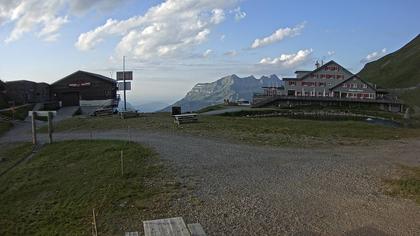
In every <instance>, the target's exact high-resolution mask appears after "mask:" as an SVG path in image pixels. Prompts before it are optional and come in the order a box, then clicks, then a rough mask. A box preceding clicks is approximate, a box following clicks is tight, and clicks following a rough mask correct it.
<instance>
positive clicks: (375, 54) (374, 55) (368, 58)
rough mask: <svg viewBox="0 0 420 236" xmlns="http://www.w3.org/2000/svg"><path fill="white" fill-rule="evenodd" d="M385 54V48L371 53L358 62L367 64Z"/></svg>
mask: <svg viewBox="0 0 420 236" xmlns="http://www.w3.org/2000/svg"><path fill="white" fill-rule="evenodd" d="M386 52H387V50H386V48H384V49H382V50H381V51H377V52H372V53H370V54H368V55H367V56H366V57H365V58H363V59H362V60H360V62H361V63H368V62H371V61H375V60H378V59H379V58H381V57H383V56H385V54H386Z"/></svg>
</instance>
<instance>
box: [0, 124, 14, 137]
mask: <svg viewBox="0 0 420 236" xmlns="http://www.w3.org/2000/svg"><path fill="white" fill-rule="evenodd" d="M12 127H13V125H12V123H10V122H8V121H0V135H2V134H3V133H6V132H7V131H9V130H10V129H11V128H12Z"/></svg>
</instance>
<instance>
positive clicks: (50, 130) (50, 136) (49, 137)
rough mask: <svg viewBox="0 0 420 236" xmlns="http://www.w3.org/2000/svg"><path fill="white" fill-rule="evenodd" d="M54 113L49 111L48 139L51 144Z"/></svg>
mask: <svg viewBox="0 0 420 236" xmlns="http://www.w3.org/2000/svg"><path fill="white" fill-rule="evenodd" d="M52 119H53V115H52V113H51V112H48V140H49V142H50V144H51V143H52V142H53V138H52V133H53V122H52Z"/></svg>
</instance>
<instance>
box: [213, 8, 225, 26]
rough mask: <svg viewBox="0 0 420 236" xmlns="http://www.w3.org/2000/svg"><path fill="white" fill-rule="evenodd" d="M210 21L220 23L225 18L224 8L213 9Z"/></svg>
mask: <svg viewBox="0 0 420 236" xmlns="http://www.w3.org/2000/svg"><path fill="white" fill-rule="evenodd" d="M211 13H212V16H211V19H210V22H211V23H213V24H220V23H222V22H223V21H224V20H225V12H224V11H223V10H222V9H213V10H212V11H211Z"/></svg>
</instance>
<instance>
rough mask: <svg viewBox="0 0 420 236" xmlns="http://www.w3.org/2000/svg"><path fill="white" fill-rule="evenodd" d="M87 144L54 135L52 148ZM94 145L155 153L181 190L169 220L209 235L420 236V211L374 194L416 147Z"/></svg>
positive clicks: (182, 140) (196, 141)
mask: <svg viewBox="0 0 420 236" xmlns="http://www.w3.org/2000/svg"><path fill="white" fill-rule="evenodd" d="M22 130H23V129H22ZM90 136H91V134H90V133H57V134H55V138H56V139H57V140H66V139H83V138H85V139H89V138H90ZM93 138H98V139H131V140H132V141H136V142H140V143H143V144H146V145H148V146H150V147H152V148H154V149H155V150H156V151H157V152H158V153H159V154H160V155H161V157H162V158H163V159H164V160H165V162H167V164H168V166H171V169H172V170H173V171H174V173H175V175H176V176H177V177H178V178H179V180H180V181H181V183H182V186H185V189H186V190H185V194H184V196H183V197H181V198H180V199H178V201H176V202H175V203H174V205H173V207H172V209H171V211H172V213H173V216H182V217H184V219H185V220H186V221H187V222H199V223H201V224H202V225H203V227H204V229H205V231H206V232H207V233H208V235H420V220H419V219H420V207H419V206H418V205H416V204H415V203H414V202H413V201H410V200H404V199H398V198H391V197H389V196H387V195H384V194H383V189H382V187H381V186H382V184H381V179H382V178H386V177H390V176H392V174H393V173H394V172H393V170H395V167H396V164H398V163H409V164H412V165H420V158H419V157H418V155H419V154H418V153H420V141H419V140H410V141H393V142H390V141H386V142H378V143H377V145H372V146H364V147H359V146H357V147H354V146H353V147H352V146H345V147H341V146H339V147H332V148H331V149H324V148H314V149H301V148H264V147H254V146H248V145H238V144H230V143H227V142H225V141H221V140H210V139H206V138H200V137H192V136H184V135H175V134H170V133H156V132H155V133H150V132H144V131H135V132H134V131H133V132H132V133H131V137H129V135H128V134H127V132H126V131H108V132H96V133H94V134H93ZM22 139H26V140H30V135H29V134H28V133H22V134H20V135H16V133H12V132H9V133H8V134H6V135H5V136H3V137H1V138H0V142H2V143H3V142H11V141H21V140H22ZM41 140H45V135H43V137H41Z"/></svg>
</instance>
